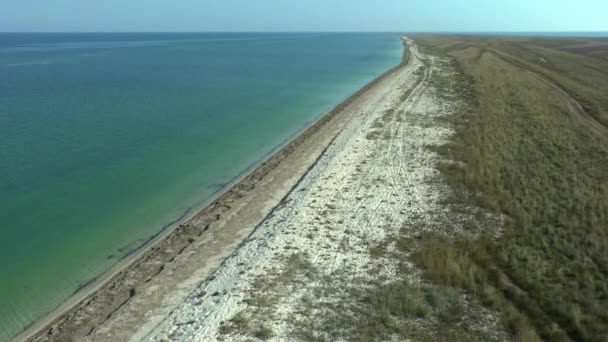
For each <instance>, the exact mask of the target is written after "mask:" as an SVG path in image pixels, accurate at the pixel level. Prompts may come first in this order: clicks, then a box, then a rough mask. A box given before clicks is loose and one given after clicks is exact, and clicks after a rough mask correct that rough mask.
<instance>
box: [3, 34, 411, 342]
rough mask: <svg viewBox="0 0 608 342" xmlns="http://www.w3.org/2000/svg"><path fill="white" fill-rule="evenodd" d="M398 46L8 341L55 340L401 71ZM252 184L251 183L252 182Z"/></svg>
mask: <svg viewBox="0 0 608 342" xmlns="http://www.w3.org/2000/svg"><path fill="white" fill-rule="evenodd" d="M401 44H402V45H403V54H402V58H401V61H400V63H399V64H397V65H396V66H394V67H392V68H390V69H389V70H387V71H386V72H384V73H382V74H381V75H379V76H378V77H376V78H374V79H373V80H371V81H370V82H368V83H367V84H365V85H364V86H363V87H361V88H360V89H358V90H356V91H354V92H353V93H351V94H350V95H348V96H347V97H345V98H344V100H342V101H341V102H339V103H338V104H337V105H336V106H335V107H333V109H331V110H330V111H328V112H326V113H325V114H322V115H320V116H319V117H318V118H316V119H315V120H313V121H311V122H310V123H309V124H307V125H306V126H305V127H303V128H301V129H300V130H298V131H297V132H296V133H295V134H294V135H293V136H292V137H291V138H289V139H287V140H285V141H284V142H283V143H281V144H279V145H277V146H276V147H275V148H273V149H272V150H271V151H269V152H268V153H267V154H266V155H264V157H262V158H261V159H260V160H259V161H258V162H257V163H255V164H253V165H251V166H250V167H248V168H247V169H245V170H244V171H243V172H242V173H241V174H240V175H239V176H237V177H235V178H234V179H233V180H231V181H230V182H228V183H227V184H225V185H224V186H223V187H222V188H221V189H218V190H217V191H216V192H215V193H214V194H213V195H211V196H210V197H209V198H208V199H207V200H205V201H203V202H201V203H200V204H199V205H197V206H193V207H192V208H190V209H189V210H188V211H186V212H184V214H183V215H182V216H181V217H180V218H178V219H176V220H175V221H173V222H172V223H168V224H167V225H165V226H164V227H163V228H162V229H161V230H160V231H159V232H158V233H157V234H154V235H153V236H151V237H150V238H149V239H147V240H146V241H145V242H143V243H142V244H141V245H140V246H138V247H137V248H134V249H132V250H130V251H129V252H128V253H127V254H126V255H125V256H124V257H123V258H121V259H120V260H119V261H118V262H117V263H116V264H114V265H113V266H112V267H110V268H109V269H108V270H107V271H105V272H104V273H102V274H100V275H99V276H98V277H95V278H92V279H91V280H89V281H87V282H86V283H85V285H84V286H82V287H80V288H79V289H77V290H76V291H75V292H74V295H73V296H71V297H70V298H69V299H67V300H66V301H65V302H64V303H62V304H61V305H59V306H58V307H57V308H56V309H54V310H53V311H51V312H50V313H49V314H47V315H45V316H44V317H42V318H41V319H39V320H37V321H34V322H32V324H31V325H29V326H28V327H26V328H25V329H24V330H23V331H22V332H21V333H19V334H18V335H16V336H14V337H12V338H11V339H10V341H22V340H27V341H32V340H38V339H39V338H43V339H44V338H45V337H46V338H47V339H48V338H51V337H53V336H54V335H53V331H54V327H56V326H57V327H59V328H58V330H59V331H60V332H61V331H62V330H63V328H62V327H63V326H64V324H70V318H71V317H73V316H74V315H75V314H77V313H78V312H79V311H80V310H81V309H82V308H83V307H86V306H88V305H89V303H90V302H91V301H92V300H93V298H95V297H96V296H97V295H98V294H99V292H100V291H101V290H102V289H104V288H105V287H107V286H108V285H109V284H110V283H112V281H114V282H117V281H120V278H123V277H124V276H126V275H127V274H128V273H129V272H131V271H134V268H136V267H137V264H138V262H141V261H143V260H145V259H146V258H147V257H149V256H150V255H151V254H153V253H154V252H158V250H159V248H160V247H161V245H163V244H164V243H169V242H170V240H171V239H172V238H176V239H178V238H179V237H180V234H181V232H182V231H184V230H187V229H190V228H192V226H193V225H194V224H193V222H194V221H196V220H197V218H200V217H202V216H204V215H206V211H212V210H213V209H216V208H217V207H218V206H221V205H223V204H222V203H221V202H222V199H223V198H224V197H229V196H230V195H232V194H233V192H235V191H236V189H237V188H238V187H239V186H240V185H243V183H246V182H247V181H249V180H250V178H256V177H255V176H256V173H264V174H265V173H268V172H271V171H272V170H273V169H274V168H276V167H277V165H279V164H278V163H281V161H282V160H281V158H283V157H284V156H287V155H289V153H291V152H292V151H293V150H294V149H297V148H298V146H299V145H301V144H303V143H304V142H307V140H309V139H310V137H311V136H312V135H313V134H315V133H316V132H317V131H319V130H320V129H321V128H322V127H324V126H325V125H326V124H328V123H329V122H330V121H331V120H332V119H333V118H334V117H335V116H337V114H339V113H341V112H342V111H343V110H344V109H345V108H346V107H348V106H349V105H351V104H352V103H353V102H354V101H355V100H357V99H358V98H360V97H361V96H362V95H363V94H365V93H366V92H367V91H368V90H369V89H370V88H372V87H374V86H375V85H376V84H378V83H379V82H381V81H382V80H383V79H385V78H386V77H388V76H389V75H391V74H393V73H394V72H395V71H396V70H399V69H400V68H402V67H404V66H406V65H407V64H408V62H409V60H410V58H409V52H408V48H407V46H406V45H405V44H404V42H403V40H402V39H401ZM274 159H278V160H274ZM272 163H277V165H270V166H269V165H268V164H272ZM251 181H253V182H254V183H255V180H254V179H251ZM290 191H291V190H290ZM218 220H219V215H218ZM209 225H210V224H209V223H208V224H206V226H205V227H204V229H203V230H202V232H201V233H199V234H198V236H201V234H204V232H206V231H207V230H208V229H209ZM184 248H185V247H184ZM182 251H183V249H182V250H180V252H178V253H177V255H179V254H181V252H182ZM173 259H175V257H173ZM173 259H172V260H173ZM172 260H171V261H172ZM161 271H162V267H161ZM159 273H160V271H159ZM150 279H152V278H150ZM113 285H114V284H112V286H113ZM134 288H135V287H132V289H134ZM129 293H130V295H129V297H128V298H127V299H126V301H124V302H123V303H122V305H124V304H125V303H127V302H128V301H129V299H130V298H131V297H133V296H134V295H135V293H134V290H133V292H131V290H130V291H129ZM122 305H120V306H118V308H117V309H115V310H113V311H111V312H110V314H109V315H108V317H107V318H109V317H110V316H111V315H112V314H113V313H115V312H116V311H117V310H118V309H120V308H121V307H122ZM91 332H93V329H92V330H91Z"/></svg>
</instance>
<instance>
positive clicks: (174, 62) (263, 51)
mask: <svg viewBox="0 0 608 342" xmlns="http://www.w3.org/2000/svg"><path fill="white" fill-rule="evenodd" d="M400 57H401V46H400V43H399V39H398V38H397V37H391V36H385V35H371V34H0V229H1V233H2V235H1V236H2V238H1V239H0V303H1V305H0V340H5V339H7V338H9V337H10V336H12V335H14V334H16V333H18V332H19V331H21V330H22V329H23V328H24V327H25V326H26V325H27V324H30V323H31V322H32V321H33V320H35V319H37V318H39V317H40V316H41V315H44V314H45V313H48V312H49V311H50V310H52V309H54V308H55V307H56V306H57V305H58V304H60V303H61V302H62V301H64V300H65V299H66V298H68V297H69V296H70V295H72V294H73V293H74V291H75V290H77V289H78V288H79V287H80V286H81V285H82V284H85V283H86V282H87V281H90V280H91V279H93V278H94V277H96V276H98V275H99V274H100V273H101V272H103V271H104V270H106V269H108V268H109V267H111V266H112V265H113V264H115V263H116V262H117V261H119V260H120V259H121V258H123V257H124V256H125V255H126V254H127V253H128V252H129V251H131V250H132V249H133V248H135V247H137V246H139V245H140V244H141V243H143V242H144V241H146V240H147V239H149V238H150V237H151V236H153V235H154V234H156V233H158V232H159V231H160V230H161V229H162V228H163V227H164V226H165V225H167V224H168V223H170V222H172V221H174V220H175V219H177V218H179V217H180V216H182V215H183V214H184V213H185V212H187V211H188V209H189V208H191V207H193V206H196V205H197V204H199V203H201V202H202V201H204V200H205V199H206V198H208V197H209V196H210V195H212V194H213V193H214V192H216V191H217V190H219V189H220V188H221V187H222V185H223V184H226V183H227V182H229V181H230V180H232V179H233V178H234V177H236V176H238V175H239V174H240V173H242V172H243V171H244V170H246V169H247V168H248V167H249V166H251V165H252V164H254V163H255V162H256V161H258V160H259V159H260V158H262V157H263V156H264V155H266V154H267V153H268V152H269V151H271V150H272V149H273V148H274V147H275V146H277V145H278V144H280V143H281V142H283V141H284V140H285V139H288V138H289V137H291V136H293V134H295V133H296V132H297V131H298V130H299V129H301V128H302V127H304V126H305V125H306V124H307V123H309V122H310V121H312V120H314V119H315V118H317V117H318V116H319V115H321V114H323V113H324V112H326V111H327V110H329V109H330V108H331V107H333V105H335V104H337V103H338V102H339V101H340V100H341V99H343V98H344V97H345V96H347V95H348V94H349V93H351V92H353V91H355V90H356V89H358V88H360V87H361V86H362V85H364V84H365V83H366V82H368V81H370V80H371V79H373V78H374V77H376V76H378V75H379V74H381V73H382V72H384V71H386V70H387V69H389V68H390V67H392V66H394V65H395V64H397V63H398V62H399V60H400Z"/></svg>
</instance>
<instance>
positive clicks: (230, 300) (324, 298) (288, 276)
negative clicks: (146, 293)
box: [137, 48, 451, 341]
mask: <svg viewBox="0 0 608 342" xmlns="http://www.w3.org/2000/svg"><path fill="white" fill-rule="evenodd" d="M412 52H413V53H412V57H411V60H410V64H409V65H408V67H407V68H403V69H400V70H399V71H397V72H395V73H394V74H393V75H391V76H390V77H387V78H386V79H385V80H383V82H382V84H380V85H379V86H378V87H375V88H373V89H371V90H370V91H369V92H368V94H367V96H366V98H365V101H362V102H361V103H359V106H358V110H357V112H356V114H355V115H354V116H353V117H352V119H350V120H349V122H348V123H347V124H346V126H345V127H344V128H343V129H342V130H341V131H340V133H339V134H338V135H337V137H336V138H335V139H334V140H333V141H332V142H331V144H330V145H329V147H328V148H327V149H326V150H325V151H324V152H323V153H322V155H321V156H320V158H318V160H317V161H316V163H315V164H314V166H313V167H312V168H311V169H310V170H309V171H308V172H307V173H306V175H305V176H304V177H303V178H302V179H301V180H300V181H299V182H298V183H297V185H296V186H295V188H294V189H293V190H292V191H291V192H290V193H289V194H288V196H287V197H286V198H285V199H284V200H283V201H282V203H281V205H280V206H278V207H277V208H276V209H275V210H274V211H273V212H272V214H271V215H270V216H268V217H267V218H266V219H265V220H264V221H263V222H261V223H260V224H259V225H258V226H257V228H256V229H255V231H254V233H253V234H252V235H251V236H250V237H249V238H248V239H247V241H246V242H245V243H244V244H242V245H241V247H240V248H239V249H238V250H237V251H236V252H235V253H234V254H232V255H231V256H230V257H229V258H228V259H227V260H226V261H225V262H224V263H223V265H222V267H220V268H219V269H218V270H217V271H216V272H215V273H214V274H213V276H212V277H211V278H209V279H208V280H206V281H205V282H203V283H202V284H201V285H200V286H199V287H198V288H197V289H196V290H195V291H194V292H193V293H192V294H191V295H190V296H189V297H188V298H187V299H186V300H185V301H184V302H183V303H182V304H181V305H180V306H179V307H178V308H177V309H176V310H175V311H173V312H172V313H171V315H170V316H169V317H167V319H165V320H164V321H163V322H162V323H161V324H159V325H158V326H157V327H156V328H155V329H154V330H153V331H152V332H151V333H149V334H146V335H140V336H137V339H143V340H150V341H169V340H176V341H214V340H218V339H221V338H222V337H226V336H225V335H223V334H225V333H226V332H225V331H222V329H223V326H225V325H226V323H227V322H228V321H229V320H230V319H232V318H233V317H235V315H237V314H239V313H241V314H243V313H244V314H245V315H246V316H247V317H248V319H249V320H250V321H253V322H258V323H260V324H264V325H267V326H268V327H270V328H271V330H272V331H273V334H274V337H272V339H273V340H277V341H281V340H290V339H291V337H290V336H291V335H290V334H291V333H292V332H293V329H294V327H296V326H298V325H301V324H304V323H303V322H307V320H311V317H315V316H319V315H323V314H324V313H323V309H322V308H321V309H314V310H312V309H311V310H306V312H303V310H304V308H305V307H306V305H305V304H304V303H306V302H308V301H310V300H311V299H312V300H313V301H315V302H316V303H317V304H319V303H321V304H323V303H326V304H327V307H330V306H331V304H332V303H335V302H336V301H339V300H340V296H339V294H338V295H336V294H335V293H334V294H332V295H327V293H329V292H331V291H328V290H329V289H330V288H331V287H335V286H334V284H333V283H334V282H338V283H339V284H338V286H339V287H340V288H342V289H348V287H349V286H350V284H355V283H357V282H360V281H361V279H362V278H363V280H365V278H366V277H377V275H373V274H375V273H374V270H378V269H381V270H382V271H381V272H382V273H383V276H385V277H387V278H389V279H390V277H391V275H392V274H394V273H395V267H398V265H396V264H394V263H391V262H387V261H386V260H385V259H374V258H372V257H371V256H370V253H369V250H370V248H371V247H373V246H375V245H377V244H381V243H382V242H383V241H385V240H386V238H388V237H390V236H391V235H393V234H395V233H396V232H398V231H399V229H400V228H401V227H403V226H404V225H405V224H413V223H420V222H425V220H428V221H432V220H436V219H437V217H438V216H442V215H443V214H444V213H445V209H444V208H443V207H442V206H441V205H440V200H441V199H442V192H443V190H445V189H443V188H442V185H440V184H439V183H437V182H434V181H433V180H435V179H436V177H437V175H438V171H437V170H436V164H437V162H438V157H437V156H436V155H435V154H434V153H433V152H431V151H429V149H428V148H427V146H429V145H440V144H443V143H445V142H447V139H448V138H449V136H450V134H451V130H450V129H448V128H446V127H441V126H440V125H437V124H431V123H432V122H433V119H434V118H435V117H436V116H439V115H445V113H446V111H448V109H447V108H446V107H445V106H444V105H442V104H441V103H439V102H438V101H437V99H436V97H435V96H434V95H433V94H432V92H431V91H429V80H430V78H431V77H432V75H433V73H434V72H439V71H438V70H437V68H436V66H435V62H434V60H433V59H431V58H427V59H426V63H423V62H422V61H421V60H420V58H419V57H417V56H422V55H421V54H420V52H418V51H417V50H416V49H415V48H413V50H412ZM422 57H424V56H422ZM412 234H414V232H412ZM303 270H309V271H310V272H313V270H314V272H316V273H319V276H317V277H315V278H314V280H313V279H309V278H306V276H305V275H302V274H300V273H301V272H302V271H303ZM306 272H308V271H306ZM306 272H305V273H306ZM411 276H412V278H416V277H418V274H417V273H416V272H412V275H411ZM324 293H325V294H324ZM262 300H263V301H265V302H268V303H271V304H270V305H268V306H269V307H271V310H270V311H260V310H258V309H257V308H256V307H257V305H256V304H255V302H259V301H262ZM229 337H230V338H229V340H245V339H246V338H247V336H245V335H239V334H238V333H237V334H233V335H230V336H229Z"/></svg>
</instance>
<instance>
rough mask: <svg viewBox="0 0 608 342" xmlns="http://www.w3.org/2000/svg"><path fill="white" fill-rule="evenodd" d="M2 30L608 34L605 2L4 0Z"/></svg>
mask: <svg viewBox="0 0 608 342" xmlns="http://www.w3.org/2000/svg"><path fill="white" fill-rule="evenodd" d="M0 31H608V0H576V1H573V0H502V1H500V0H421V1H414V0H0Z"/></svg>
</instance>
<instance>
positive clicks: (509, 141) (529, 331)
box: [414, 36, 608, 341]
mask: <svg viewBox="0 0 608 342" xmlns="http://www.w3.org/2000/svg"><path fill="white" fill-rule="evenodd" d="M415 39H416V42H417V43H418V44H420V45H421V46H422V48H423V49H424V51H425V52H426V53H430V54H436V55H441V56H449V57H450V58H452V59H453V61H454V62H455V66H456V69H457V70H458V73H457V74H456V75H455V76H454V77H455V80H456V81H457V82H458V84H459V86H458V87H457V88H458V91H459V97H460V98H461V99H462V100H463V101H464V102H465V103H464V108H465V110H463V113H462V115H461V116H460V117H459V118H458V120H457V121H456V122H454V123H453V124H454V128H455V130H456V134H455V136H454V139H453V142H452V143H451V144H449V145H446V146H443V147H442V148H440V152H441V153H442V154H443V155H444V156H445V157H446V158H447V159H450V160H452V161H457V162H449V163H445V164H444V165H443V166H442V172H443V174H444V176H445V180H446V181H447V182H448V183H449V184H450V185H451V186H452V189H454V196H451V200H450V201H451V202H450V204H452V205H453V206H454V207H455V208H462V207H467V208H481V209H483V210H484V211H485V212H484V213H483V214H482V215H480V216H481V217H485V216H486V215H487V214H492V215H494V216H495V217H501V218H503V217H504V218H505V220H501V222H502V226H501V227H493V228H500V229H501V231H502V234H501V235H500V236H499V237H497V236H496V234H493V233H492V234H490V233H488V234H481V235H480V236H478V237H477V238H474V239H472V238H464V237H461V238H442V237H437V236H428V237H426V238H425V239H424V240H423V241H422V244H421V247H420V250H419V251H418V252H417V253H416V254H415V257H414V258H415V260H416V261H417V262H418V263H419V264H420V265H422V266H424V268H425V269H426V272H427V275H428V276H429V278H430V279H431V280H433V281H434V282H436V283H438V284H445V285H449V286H456V287H460V288H463V289H466V290H468V291H469V292H472V293H474V294H476V295H478V296H479V297H480V298H482V299H483V300H484V302H485V303H486V304H487V305H490V306H491V307H493V308H495V309H496V310H498V311H499V312H501V313H502V314H503V316H504V318H505V320H506V322H507V324H508V326H509V327H510V328H511V331H512V333H513V334H514V336H515V337H517V338H519V339H520V340H526V341H527V340H535V339H538V337H540V338H542V339H545V340H551V341H560V340H561V341H563V340H587V341H604V340H605V339H606V338H608V253H607V252H606V251H607V250H608V135H606V134H605V133H603V132H606V125H608V61H607V60H606V59H605V58H604V57H603V56H596V55H591V54H589V53H586V52H588V51H591V50H593V46H594V44H595V45H597V46H602V45H606V43H607V42H606V41H605V40H599V39H598V40H590V39H584V40H582V39H567V40H560V39H554V38H542V39H541V38H496V37H473V36H462V37H461V36H446V37H440V36H417V37H415ZM581 46H583V47H585V49H583V50H580V49H579V50H577V48H580V47H581ZM589 49H590V50H589ZM565 94H566V95H565ZM567 96H570V97H572V98H574V99H575V101H578V102H579V103H580V104H581V106H582V111H581V112H579V111H577V110H575V109H576V108H575V109H574V110H573V106H569V105H568V99H567ZM580 116H585V117H584V118H582V119H581V117H580ZM486 224H487V223H486ZM482 225H483V222H482ZM488 231H492V232H494V231H495V230H494V229H489V230H488Z"/></svg>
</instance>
